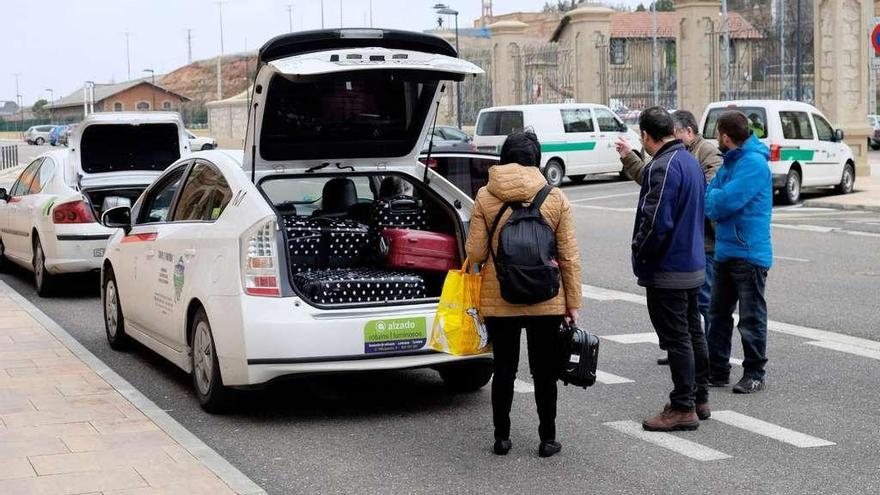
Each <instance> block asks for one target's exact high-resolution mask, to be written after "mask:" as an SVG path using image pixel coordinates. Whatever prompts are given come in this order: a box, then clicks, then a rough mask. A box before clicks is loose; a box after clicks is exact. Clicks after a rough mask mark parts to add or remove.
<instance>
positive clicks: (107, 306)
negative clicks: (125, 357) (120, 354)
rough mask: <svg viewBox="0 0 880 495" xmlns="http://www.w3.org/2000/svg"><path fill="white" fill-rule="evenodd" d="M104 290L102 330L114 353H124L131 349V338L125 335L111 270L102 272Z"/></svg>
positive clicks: (117, 291) (119, 303)
mask: <svg viewBox="0 0 880 495" xmlns="http://www.w3.org/2000/svg"><path fill="white" fill-rule="evenodd" d="M103 288H104V290H102V291H101V296H102V298H103V302H104V304H103V306H104V330H105V332H106V333H107V343H108V344H110V348H111V349H113V350H114V351H124V350H127V349H129V348H130V347H131V338H130V337H129V336H128V334H126V333H125V318H124V317H123V316H122V303H121V302H120V300H119V289H118V288H117V285H116V275H114V274H113V269H112V268H107V270H106V271H105V272H104V285H103Z"/></svg>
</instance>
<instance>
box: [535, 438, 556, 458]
mask: <svg viewBox="0 0 880 495" xmlns="http://www.w3.org/2000/svg"><path fill="white" fill-rule="evenodd" d="M560 450H562V444H561V443H559V442H557V441H555V440H549V441H546V442H541V445H540V446H538V457H552V456H553V455H555V454H558V453H559V451H560Z"/></svg>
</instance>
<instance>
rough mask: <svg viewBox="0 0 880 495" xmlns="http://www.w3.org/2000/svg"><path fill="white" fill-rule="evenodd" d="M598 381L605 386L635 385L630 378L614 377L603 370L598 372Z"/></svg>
mask: <svg viewBox="0 0 880 495" xmlns="http://www.w3.org/2000/svg"><path fill="white" fill-rule="evenodd" d="M596 381H597V382H599V383H604V384H605V385H617V384H618V383H635V382H634V381H632V380H630V379H629V378H624V377H622V376H617V375H612V374H611V373H606V372H604V371H602V370H596Z"/></svg>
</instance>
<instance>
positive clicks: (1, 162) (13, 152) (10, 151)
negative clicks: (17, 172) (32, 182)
mask: <svg viewBox="0 0 880 495" xmlns="http://www.w3.org/2000/svg"><path fill="white" fill-rule="evenodd" d="M16 165H18V146H15V145H12V146H0V170H6V169H7V168H12V167H15V166H16Z"/></svg>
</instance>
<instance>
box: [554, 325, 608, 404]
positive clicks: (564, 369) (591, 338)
mask: <svg viewBox="0 0 880 495" xmlns="http://www.w3.org/2000/svg"><path fill="white" fill-rule="evenodd" d="M559 344H560V345H559V348H560V367H559V368H560V369H559V379H560V380H562V383H564V384H566V385H568V384H569V383H570V384H572V385H575V386H578V387H583V388H587V387H589V386H591V385H593V384H594V383H596V363H597V362H598V360H599V337H596V336H595V335H593V334H591V333H589V332H587V331H586V330H582V329H580V328H578V327H577V326H576V325H566V324H563V325H562V328H561V329H560V330H559Z"/></svg>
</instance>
